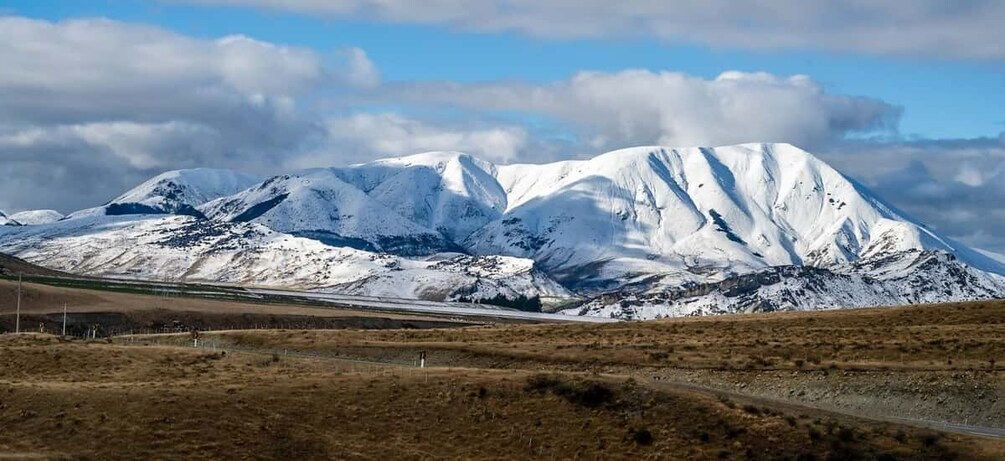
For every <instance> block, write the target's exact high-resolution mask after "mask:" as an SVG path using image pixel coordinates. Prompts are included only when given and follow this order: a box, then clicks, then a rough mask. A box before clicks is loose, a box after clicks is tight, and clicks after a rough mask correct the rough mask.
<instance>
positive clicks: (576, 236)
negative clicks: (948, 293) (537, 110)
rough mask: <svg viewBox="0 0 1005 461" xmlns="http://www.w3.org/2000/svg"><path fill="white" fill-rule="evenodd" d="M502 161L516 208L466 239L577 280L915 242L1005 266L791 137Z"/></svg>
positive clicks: (809, 260)
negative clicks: (899, 207) (541, 161)
mask: <svg viewBox="0 0 1005 461" xmlns="http://www.w3.org/2000/svg"><path fill="white" fill-rule="evenodd" d="M497 169H498V177H499V182H500V184H501V185H503V187H504V188H505V190H506V191H507V193H508V195H509V200H508V208H507V210H506V212H505V214H504V216H503V217H501V218H500V219H498V220H497V221H495V222H493V223H491V224H489V225H488V226H486V227H484V228H482V229H480V230H479V231H477V232H476V233H475V234H474V235H472V236H471V237H469V238H468V239H467V241H466V242H465V243H466V245H467V247H468V248H470V249H471V250H472V251H474V252H476V253H479V254H487V253H492V254H507V255H514V256H521V257H529V258H533V259H535V260H537V261H538V262H539V263H540V264H541V265H542V267H543V268H544V269H545V270H548V271H549V272H551V273H552V274H553V275H554V276H556V277H558V278H559V280H560V281H563V282H565V283H567V284H570V285H572V286H578V287H583V288H589V287H592V286H598V287H605V288H611V287H616V286H617V285H618V284H620V283H621V282H623V281H627V280H630V279H632V278H633V277H634V276H636V275H643V276H644V275H650V274H656V273H666V272H671V273H675V274H677V275H678V276H679V278H680V281H701V280H705V279H707V278H708V277H710V276H711V277H721V276H725V275H728V274H732V273H744V272H750V271H755V270H759V269H763V268H766V267H770V266H779V265H812V266H817V267H830V266H833V265H838V264H843V263H847V262H849V261H854V260H856V259H858V258H860V257H864V256H871V255H878V254H885V253H892V252H897V251H904V250H909V249H925V250H942V251H946V252H949V253H957V254H958V256H959V257H960V258H961V259H963V260H965V261H966V262H968V263H970V264H972V265H975V266H977V267H981V268H983V269H985V270H996V269H997V270H999V271H1001V270H1002V267H1001V265H1000V264H998V263H997V262H995V261H992V260H991V259H990V258H987V257H985V256H983V255H981V254H979V253H976V252H973V251H970V250H969V249H965V248H962V246H960V245H956V244H954V243H952V242H949V241H948V240H947V239H945V238H942V237H940V236H938V235H936V234H934V233H933V232H931V231H929V230H927V229H926V228H924V227H923V226H920V225H918V224H916V223H914V222H912V221H911V220H909V219H908V218H906V217H904V216H902V215H901V214H900V213H898V212H897V211H896V210H894V209H892V208H891V207H889V206H887V205H886V204H884V203H883V202H882V201H880V200H879V199H877V198H876V197H874V196H873V195H872V194H871V193H869V192H868V191H866V190H865V189H864V188H862V187H860V186H858V185H857V184H855V183H853V182H852V181H850V180H849V179H847V178H846V177H844V176H843V175H841V174H840V173H838V172H837V171H836V170H834V169H833V168H831V167H829V166H828V165H826V164H825V163H823V162H822V161H820V160H819V159H817V158H815V157H813V156H812V155H810V154H809V153H807V152H805V151H802V150H800V149H798V148H796V147H794V146H791V145H787V144H748V145H740V146H729V147H720V148H689V149H667V148H660V147H639V148H632V149H624V150H620V151H615V152H611V153H607V154H604V155H601V156H599V157H596V158H593V159H590V160H585V161H574V162H560V163H555V164H551V165H512V166H501V167H498V168H497ZM611 282H613V284H612V283H611Z"/></svg>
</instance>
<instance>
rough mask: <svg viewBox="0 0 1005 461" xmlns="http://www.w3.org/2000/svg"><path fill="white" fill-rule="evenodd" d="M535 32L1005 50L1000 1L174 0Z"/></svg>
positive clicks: (899, 50) (757, 44) (955, 54)
mask: <svg viewBox="0 0 1005 461" xmlns="http://www.w3.org/2000/svg"><path fill="white" fill-rule="evenodd" d="M175 1H184V2H187V3H196V4H215V5H235V6H251V7H263V8H271V9H277V10H284V11H294V12H300V13H306V14H319V15H324V16H329V17H346V18H354V19H355V18H362V19H368V20H378V21H385V22H391V23H407V24H429V25H443V26H446V27H450V28H453V29H455V30H460V31H473V32H516V33H521V34H525V35H528V36H532V37H538V38H559V39H568V38H607V37H629V38H631V37H640V36H641V37H656V38H659V39H662V40H666V41H670V42H682V43H692V44H702V45H708V46H713V47H729V48H739V49H756V50H763V49H826V50H833V51H843V52H858V53H873V54H898V55H911V56H932V55H935V56H942V57H951V58H973V59H996V60H997V59H1003V58H1005V43H1003V41H1002V40H1001V24H1002V23H1005V2H1000V1H985V0H958V1H951V2H947V1H945V0H912V1H903V0H841V1H832V0H804V1H797V2H793V1H790V0H761V1H756V2H737V1H733V0H704V1H697V2H696V1H691V0H664V1H651V0H621V1H617V2H612V1H609V0H549V1H540V0H477V1H471V0H434V1H422V2H416V1H411V0H175Z"/></svg>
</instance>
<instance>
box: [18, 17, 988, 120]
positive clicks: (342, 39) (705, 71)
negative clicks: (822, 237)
mask: <svg viewBox="0 0 1005 461" xmlns="http://www.w3.org/2000/svg"><path fill="white" fill-rule="evenodd" d="M0 5H3V8H4V9H5V10H6V11H7V12H8V13H13V14H18V15H24V16H27V17H32V18H41V19H47V20H53V21H58V20H62V19H68V18H79V17H107V18H112V19H116V20H121V21H127V22H140V23H146V24H154V25H158V26H161V27H165V28H168V29H171V30H174V31H177V32H180V33H184V34H186V35H191V36H196V37H202V38H219V37H222V36H226V35H232V34H243V35H248V36H251V37H253V38H256V39H260V40H265V41H269V42H272V43H279V44H286V45H292V46H302V47H308V48H311V49H315V50H318V51H319V52H321V53H327V52H333V51H334V50H337V49H340V48H343V47H347V46H356V47H360V48H362V49H364V50H366V52H367V53H368V54H369V56H370V58H371V59H372V60H373V61H374V62H375V63H377V65H379V66H380V69H381V72H382V74H383V76H384V78H385V79H386V80H391V81H394V80H402V81H414V80H453V81H490V80H527V81H535V82H547V81H553V80H560V79H564V78H567V77H569V76H570V75H571V74H573V73H575V72H577V71H580V70H600V71H617V70H620V69H625V68H645V69H651V70H673V71H681V72H686V73H689V74H692V75H698V76H703V77H707V78H711V77H714V76H716V75H718V74H719V73H721V72H723V71H726V70H741V71H750V72H754V71H766V72H770V73H774V74H780V75H791V74H807V75H810V76H812V77H813V78H814V79H815V80H817V81H819V82H821V83H822V84H823V85H825V86H826V87H827V88H828V89H831V90H834V91H836V92H840V93H847V94H854V95H863V96H873V97H878V98H880V99H882V100H884V101H887V102H889V103H892V104H895V105H898V106H901V107H903V109H904V112H903V117H902V119H901V122H900V127H899V131H900V134H901V135H903V136H908V137H925V138H973V137H980V136H992V135H997V133H999V132H1002V131H1005V112H1003V111H1002V107H1005V63H1002V62H1001V61H1000V60H999V61H990V62H989V61H979V60H955V59H944V58H943V59H922V58H918V57H896V58H891V57H888V56H880V57H877V56H868V55H860V54H859V55H856V54H852V53H835V52H829V51H820V50H805V51H790V50H785V51H773V50H762V51H744V50H735V49H727V48H721V47H716V48H713V47H709V46H702V45H689V44H676V43H666V42H665V41H662V40H659V39H656V38H635V39H615V40H599V39H561V40H542V39H538V38H532V37H524V36H520V35H518V34H515V33H499V34H488V33H463V32H456V31H451V30H447V29H444V28H442V27H436V26H417V25H409V24H386V23H374V22H367V21H360V20H353V19H344V18H331V17H317V16H310V15H303V14H297V13H290V12H280V11H274V10H261V9H248V8H240V7H229V6H196V5H186V4H173V3H157V2H153V3H151V2H138V1H128V0H125V1H122V0H120V1H114V0H104V1H87V2H81V1H77V0H47V1H42V2H40V1H37V0H13V1H12V0H3V1H0Z"/></svg>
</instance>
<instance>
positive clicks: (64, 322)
mask: <svg viewBox="0 0 1005 461" xmlns="http://www.w3.org/2000/svg"><path fill="white" fill-rule="evenodd" d="M63 337H64V338H65V337H66V303H63Z"/></svg>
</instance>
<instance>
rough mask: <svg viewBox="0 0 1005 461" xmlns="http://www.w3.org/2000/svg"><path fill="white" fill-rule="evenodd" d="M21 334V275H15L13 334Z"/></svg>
mask: <svg viewBox="0 0 1005 461" xmlns="http://www.w3.org/2000/svg"><path fill="white" fill-rule="evenodd" d="M20 332H21V273H20V272H18V273H17V314H15V316H14V333H15V334H17V333H20Z"/></svg>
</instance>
